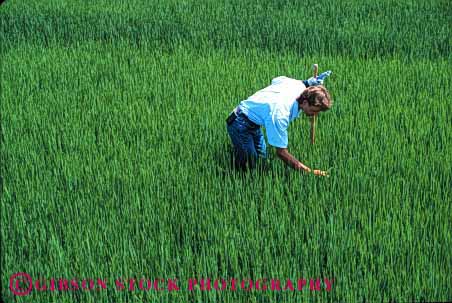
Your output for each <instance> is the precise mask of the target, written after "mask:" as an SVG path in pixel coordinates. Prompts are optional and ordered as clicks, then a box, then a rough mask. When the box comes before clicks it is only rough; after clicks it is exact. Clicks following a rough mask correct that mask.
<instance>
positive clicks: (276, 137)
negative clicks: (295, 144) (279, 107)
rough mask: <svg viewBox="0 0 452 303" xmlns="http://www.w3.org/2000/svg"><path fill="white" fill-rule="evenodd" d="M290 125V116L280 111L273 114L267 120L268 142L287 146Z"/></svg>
mask: <svg viewBox="0 0 452 303" xmlns="http://www.w3.org/2000/svg"><path fill="white" fill-rule="evenodd" d="M288 127H289V116H288V115H282V114H281V113H279V112H277V113H275V114H273V115H271V116H270V117H269V118H268V119H267V120H265V131H266V133H267V139H268V144H270V145H272V146H274V147H279V148H287V146H288V143H289V138H288V134H287V128H288Z"/></svg>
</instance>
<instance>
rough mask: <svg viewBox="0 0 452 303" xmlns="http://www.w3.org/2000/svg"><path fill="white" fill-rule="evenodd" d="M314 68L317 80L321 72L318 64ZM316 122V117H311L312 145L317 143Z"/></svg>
mask: <svg viewBox="0 0 452 303" xmlns="http://www.w3.org/2000/svg"><path fill="white" fill-rule="evenodd" d="M312 68H313V69H314V78H316V79H317V74H318V72H319V66H318V64H314V65H313V66H312ZM315 120H316V115H314V116H312V117H311V144H314V143H315Z"/></svg>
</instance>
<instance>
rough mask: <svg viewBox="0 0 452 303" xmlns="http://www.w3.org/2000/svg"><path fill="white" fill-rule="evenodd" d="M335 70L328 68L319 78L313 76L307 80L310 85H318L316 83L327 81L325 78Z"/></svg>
mask: <svg viewBox="0 0 452 303" xmlns="http://www.w3.org/2000/svg"><path fill="white" fill-rule="evenodd" d="M332 73H333V72H332V71H330V70H328V71H326V72H323V73H321V74H320V75H319V76H318V77H317V78H314V77H311V78H309V79H308V80H305V81H306V84H308V86H316V85H322V84H323V81H325V79H326V78H327V77H329V76H330V75H331V74H332Z"/></svg>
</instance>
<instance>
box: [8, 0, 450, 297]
mask: <svg viewBox="0 0 452 303" xmlns="http://www.w3.org/2000/svg"><path fill="white" fill-rule="evenodd" d="M449 11H450V8H449V6H448V5H447V3H446V2H444V1H435V2H429V3H428V4H427V3H424V2H422V1H412V2H407V3H404V4H402V3H399V2H394V1H384V2H379V4H374V3H373V2H372V3H371V2H370V1H368V2H359V3H358V2H351V3H348V6H345V4H339V3H335V2H331V1H329V2H327V1H325V2H324V3H323V2H322V3H318V4H313V5H300V4H298V2H295V1H273V2H271V3H262V2H261V1H247V2H246V3H240V4H237V5H232V4H229V3H226V2H217V1H216V2H213V1H196V2H195V1H193V2H192V1H185V2H180V1H177V2H176V1H161V2H153V3H151V4H148V3H146V2H138V1H133V2H127V3H120V4H118V3H114V2H107V1H102V2H96V3H90V4H84V3H82V2H79V1H70V2H64V1H63V2H56V1H51V2H46V3H42V2H37V1H32V2H27V3H26V2H21V1H8V2H7V3H6V4H4V5H2V6H1V7H0V23H1V30H0V42H1V45H2V46H3V47H2V50H1V52H2V65H1V68H2V71H1V79H0V81H1V82H0V84H1V86H0V88H1V95H0V97H1V103H0V104H1V105H0V113H1V125H2V141H1V158H2V161H1V163H2V164H1V171H2V173H1V176H2V194H1V222H2V228H1V247H2V252H1V269H2V270H1V284H2V293H1V297H2V299H3V300H4V301H6V302H12V301H14V300H16V301H17V302H30V301H32V302H57V301H58V302H101V301H102V302H103V301H107V300H108V301H115V302H123V301H124V302H125V301H127V302H129V301H133V302H134V301H136V302H138V301H143V300H146V301H149V302H176V301H177V302H189V301H195V302H276V301H277V302H294V301H312V302H314V301H315V302H317V301H346V302H356V301H363V300H366V301H382V300H383V301H388V300H397V301H411V300H416V301H421V300H427V299H429V300H447V299H450V298H451V297H452V293H451V290H450V289H451V287H450V285H451V280H450V273H451V272H452V268H451V266H452V265H451V264H452V262H451V261H452V255H451V251H450V249H449V248H450V247H452V237H451V230H452V220H451V219H452V218H451V214H452V209H451V205H450V197H451V194H452V193H451V188H452V187H451V185H452V183H451V180H452V179H451V177H452V172H451V167H452V157H451V155H452V150H451V145H450V143H449V142H451V139H452V138H451V137H452V132H451V125H452V124H451V122H452V120H451V119H452V118H451V117H452V113H451V111H452V105H451V103H450V100H451V93H450V87H451V81H452V80H451V79H452V72H451V71H452V68H451V67H452V66H451V61H450V43H449V42H450V41H449V40H450V37H449V36H448V32H447V22H448V21H449V20H448V17H447V16H448V12H449ZM427 12H428V13H427ZM322 22H323V25H322ZM307 37H309V38H307ZM312 63H319V65H320V69H321V70H323V69H331V70H333V75H332V76H331V77H330V78H329V79H328V80H327V81H326V86H327V88H328V89H329V90H330V91H331V92H332V95H333V98H334V100H335V105H334V107H333V109H332V110H331V111H330V112H327V113H324V114H322V115H321V116H320V119H319V121H318V122H319V123H318V129H317V140H316V141H317V142H316V145H314V146H312V145H310V144H309V133H308V131H309V126H308V125H309V124H308V120H307V119H306V118H300V119H299V120H297V121H295V122H294V123H293V124H291V126H290V128H289V138H290V139H289V144H290V145H289V150H290V152H292V153H293V154H294V155H295V156H296V157H297V158H299V159H300V160H301V161H303V162H304V163H306V164H307V165H309V166H310V167H314V168H321V169H331V177H330V178H316V177H313V176H309V175H304V174H301V173H299V172H296V171H292V170H290V169H287V168H286V167H285V166H284V165H283V163H282V161H279V160H278V159H277V157H276V155H275V153H274V150H273V149H271V148H270V147H269V152H270V154H269V157H270V161H269V169H268V171H266V172H263V173H262V172H257V173H252V174H245V175H242V174H239V173H236V172H234V171H231V170H230V167H229V161H230V141H229V138H228V136H227V133H226V129H225V121H224V119H225V118H226V115H227V114H228V112H229V111H230V110H231V109H232V108H233V107H234V106H236V105H237V104H238V103H239V102H240V101H241V100H243V99H244V98H246V97H247V96H249V95H251V94H252V93H254V91H256V90H257V89H260V88H262V87H264V86H266V85H268V83H269V82H270V81H271V79H272V78H273V77H275V76H278V75H287V76H290V77H294V78H299V79H304V78H307V77H309V76H310V74H311V70H310V66H311V64H312ZM21 271H25V272H28V273H30V274H31V275H32V276H33V277H39V276H43V277H49V278H50V277H68V278H72V277H81V278H83V277H92V278H107V279H109V280H114V279H116V278H119V277H128V278H129V277H138V278H140V277H142V276H144V277H149V278H155V277H164V278H178V279H179V280H180V281H187V280H188V279H189V278H192V277H197V278H201V277H211V278H239V279H241V278H254V279H258V278H269V279H271V278H279V279H281V280H284V279H287V278H292V279H296V278H298V277H307V278H317V277H322V278H323V277H326V278H334V280H335V283H334V284H333V289H332V291H331V292H326V291H321V292H314V293H312V292H309V291H304V292H301V293H291V292H270V291H267V292H258V291H253V292H246V291H237V292H232V291H225V292H215V291H211V292H202V291H193V292H189V291H186V290H182V291H179V292H161V293H157V292H142V291H135V292H128V291H123V292H120V291H115V290H114V289H109V290H108V291H103V292H82V291H80V292H73V293H70V292H56V293H52V292H33V293H32V294H31V295H30V296H28V297H14V296H13V295H12V294H11V292H10V290H9V277H10V275H11V274H13V273H15V272H21ZM182 285H185V284H183V283H182Z"/></svg>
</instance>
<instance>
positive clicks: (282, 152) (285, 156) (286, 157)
mask: <svg viewBox="0 0 452 303" xmlns="http://www.w3.org/2000/svg"><path fill="white" fill-rule="evenodd" d="M276 154H277V155H278V157H279V158H280V159H281V160H283V161H284V162H285V163H286V164H287V165H289V166H290V167H292V168H293V169H296V170H303V171H305V172H307V173H310V172H311V171H312V172H313V173H314V175H316V176H324V177H327V176H328V173H327V172H326V171H322V170H319V169H314V170H311V169H310V168H309V167H307V166H306V165H304V164H303V163H301V162H300V161H298V160H297V158H295V157H294V156H292V155H291V154H290V153H289V151H288V150H287V148H279V147H277V148H276Z"/></svg>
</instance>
